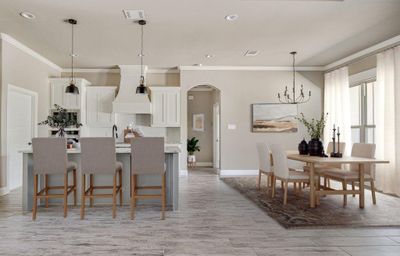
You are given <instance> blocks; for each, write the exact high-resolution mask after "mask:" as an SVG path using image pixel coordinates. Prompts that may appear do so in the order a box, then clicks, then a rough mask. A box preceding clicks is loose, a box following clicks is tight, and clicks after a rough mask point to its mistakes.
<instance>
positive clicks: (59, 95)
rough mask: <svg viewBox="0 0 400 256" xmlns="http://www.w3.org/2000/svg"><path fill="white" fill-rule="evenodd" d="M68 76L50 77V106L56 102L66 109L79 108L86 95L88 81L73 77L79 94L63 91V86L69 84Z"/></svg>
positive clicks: (52, 106)
mask: <svg viewBox="0 0 400 256" xmlns="http://www.w3.org/2000/svg"><path fill="white" fill-rule="evenodd" d="M69 83H70V79H69V78H52V79H50V86H51V97H50V98H51V100H50V103H51V106H50V108H51V109H53V108H54V104H57V105H59V106H61V107H63V108H66V109H70V110H73V109H76V110H78V109H81V108H82V105H83V104H84V101H85V97H86V86H88V85H90V83H89V82H88V81H87V80H85V79H82V78H76V79H75V85H76V86H77V87H78V88H79V94H71V93H65V88H66V87H67V86H68V85H69Z"/></svg>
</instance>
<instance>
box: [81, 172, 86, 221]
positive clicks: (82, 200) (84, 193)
mask: <svg viewBox="0 0 400 256" xmlns="http://www.w3.org/2000/svg"><path fill="white" fill-rule="evenodd" d="M85 178H86V177H85V174H82V181H81V183H82V185H81V187H82V191H81V194H82V196H81V198H82V199H81V220H83V219H84V218H85V204H86V202H85V199H86V179H85Z"/></svg>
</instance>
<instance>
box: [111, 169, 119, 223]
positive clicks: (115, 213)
mask: <svg viewBox="0 0 400 256" xmlns="http://www.w3.org/2000/svg"><path fill="white" fill-rule="evenodd" d="M117 175H118V174H117V173H115V174H114V182H113V203H112V217H113V219H115V217H116V215H117Z"/></svg>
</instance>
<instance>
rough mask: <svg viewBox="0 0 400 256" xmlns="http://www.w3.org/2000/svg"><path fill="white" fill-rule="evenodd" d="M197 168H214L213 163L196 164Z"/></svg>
mask: <svg viewBox="0 0 400 256" xmlns="http://www.w3.org/2000/svg"><path fill="white" fill-rule="evenodd" d="M196 166H198V167H212V166H213V163H212V162H196Z"/></svg>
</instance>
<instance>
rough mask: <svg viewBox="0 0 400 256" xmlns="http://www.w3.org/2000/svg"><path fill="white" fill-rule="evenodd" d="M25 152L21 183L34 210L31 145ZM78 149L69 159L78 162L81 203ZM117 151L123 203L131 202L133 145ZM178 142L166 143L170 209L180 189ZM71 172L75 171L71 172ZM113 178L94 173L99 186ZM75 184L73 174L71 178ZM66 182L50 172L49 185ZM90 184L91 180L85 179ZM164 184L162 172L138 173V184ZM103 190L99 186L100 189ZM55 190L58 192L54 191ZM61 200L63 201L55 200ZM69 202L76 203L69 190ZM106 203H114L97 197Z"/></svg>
mask: <svg viewBox="0 0 400 256" xmlns="http://www.w3.org/2000/svg"><path fill="white" fill-rule="evenodd" d="M20 152H21V153H22V154H23V183H22V208H23V210H25V211H30V210H32V202H33V177H34V175H33V154H32V149H31V148H28V149H24V150H21V151H20ZM80 153H81V152H80V150H79V149H68V150H67V154H68V160H69V161H74V162H75V163H76V164H77V165H78V169H77V175H78V179H77V184H76V185H77V193H78V205H79V204H80V198H81V197H80V195H81V173H80V165H81V161H80V159H81V154H80ZM116 153H117V161H119V162H121V163H122V164H123V170H122V175H123V177H122V192H123V204H124V205H129V204H130V198H131V196H130V191H131V184H130V183H131V182H130V181H131V170H130V161H131V159H130V157H131V149H130V148H129V147H118V146H117V147H116ZM179 153H180V147H179V146H167V145H166V147H165V165H166V173H167V177H166V181H167V191H166V192H167V209H173V210H177V209H178V191H179ZM70 176H72V175H70ZM43 182H44V178H43V177H41V178H40V179H39V187H41V185H42V184H43ZM112 182H113V176H112V175H96V176H95V177H94V183H95V185H96V186H98V185H111V184H112ZM68 183H69V184H72V177H70V180H69V182H68ZM62 184H63V176H62V175H50V176H49V185H50V186H52V185H53V186H56V185H58V186H60V185H62ZM86 184H88V182H86ZM160 184H161V176H157V175H139V178H138V185H139V186H151V185H153V186H154V185H160ZM101 192H102V191H101V190H99V192H98V193H101ZM55 193H59V192H57V191H55ZM143 193H150V194H151V193H153V194H154V193H157V194H159V193H160V191H159V190H154V191H152V190H148V191H144V192H143ZM55 200H57V199H50V201H49V202H50V203H52V202H54V201H55ZM56 202H58V203H59V202H60V201H56ZM142 202H144V203H145V204H149V203H150V204H153V203H154V204H159V205H161V204H160V200H159V199H149V200H145V201H143V200H139V201H138V204H139V205H140V204H141V203H142ZM39 204H40V205H44V200H42V201H40V202H39ZM68 204H73V194H70V196H69V197H68ZM96 204H97V205H105V204H111V200H109V199H103V198H101V199H100V198H99V199H96V200H95V205H96Z"/></svg>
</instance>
